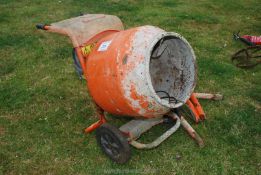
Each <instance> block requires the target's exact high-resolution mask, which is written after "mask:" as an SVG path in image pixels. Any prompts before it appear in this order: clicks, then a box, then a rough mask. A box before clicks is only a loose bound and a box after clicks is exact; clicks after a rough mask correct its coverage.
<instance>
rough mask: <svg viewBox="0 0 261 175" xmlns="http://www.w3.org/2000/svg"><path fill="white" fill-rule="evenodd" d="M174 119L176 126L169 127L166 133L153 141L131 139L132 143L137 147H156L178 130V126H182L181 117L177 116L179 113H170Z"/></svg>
mask: <svg viewBox="0 0 261 175" xmlns="http://www.w3.org/2000/svg"><path fill="white" fill-rule="evenodd" d="M170 116H171V117H172V118H173V119H174V120H176V123H175V125H174V126H172V127H171V128H170V129H168V130H167V131H166V132H165V133H163V134H162V135H161V136H160V137H158V138H157V139H155V140H154V141H153V142H151V143H147V144H144V143H140V142H138V141H136V140H131V141H130V144H131V145H132V146H134V147H135V148H137V149H151V148H155V147H157V146H159V145H160V144H161V143H162V142H163V141H164V140H166V139H167V138H169V137H170V136H171V135H172V134H173V133H174V132H176V131H177V130H178V128H179V127H180V119H179V117H178V116H177V114H175V113H172V114H171V115H170Z"/></svg>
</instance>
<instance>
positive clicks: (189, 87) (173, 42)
mask: <svg viewBox="0 0 261 175" xmlns="http://www.w3.org/2000/svg"><path fill="white" fill-rule="evenodd" d="M149 73H150V78H151V82H152V86H153V88H154V91H155V93H156V94H157V97H159V99H160V103H161V104H162V105H164V106H167V107H170V108H176V107H179V106H181V105H182V104H184V103H185V102H186V101H187V100H188V98H189V97H190V95H191V93H192V91H193V89H194V87H195V82H196V65H195V55H194V52H193V50H192V48H191V46H190V45H189V43H188V42H187V41H186V40H185V39H184V38H182V37H180V36H179V35H178V34H175V33H173V34H171V35H167V36H163V37H162V38H160V39H159V41H158V42H157V43H156V44H155V46H154V47H153V50H152V52H151V57H150V64H149Z"/></svg>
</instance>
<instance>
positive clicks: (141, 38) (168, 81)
mask: <svg viewBox="0 0 261 175" xmlns="http://www.w3.org/2000/svg"><path fill="white" fill-rule="evenodd" d="M36 27H37V28H38V29H42V30H46V31H49V32H56V33H60V34H63V35H67V36H69V37H70V39H71V41H72V43H73V46H74V49H73V55H74V62H75V66H76V70H77V72H78V74H79V75H80V76H82V77H84V78H85V79H86V82H87V88H88V91H89V94H90V96H91V97H92V99H93V102H94V103H95V106H96V109H97V115H98V117H99V120H98V121H97V122H96V123H94V124H92V125H91V126H89V127H88V128H86V129H85V133H90V132H91V131H93V130H95V129H97V130H96V139H97V142H98V144H99V145H100V147H101V149H102V150H103V152H104V153H105V154H106V155H107V156H108V157H110V158H111V159H112V160H113V161H115V162H117V163H125V162H127V161H128V160H129V159H130V145H132V146H134V147H136V148H139V149H150V148H155V147H157V146H158V145H159V144H160V143H162V142H163V141H164V140H166V139H167V138H168V137H169V136H170V135H172V134H173V133H174V132H175V131H176V130H177V129H178V128H179V126H180V125H182V126H184V128H185V129H186V130H187V131H188V133H189V134H190V135H191V136H192V137H193V138H194V139H195V140H196V141H197V142H198V143H199V145H200V146H202V145H203V141H202V139H201V138H200V137H199V135H198V134H197V133H196V132H195V131H194V130H193V128H192V127H191V126H190V125H189V124H188V122H187V121H186V120H185V119H184V117H182V116H181V114H180V112H179V110H178V108H179V107H181V106H182V105H184V104H186V105H187V106H188V107H189V109H190V110H191V112H192V113H193V116H194V119H196V120H195V121H196V122H197V121H199V120H200V119H202V120H203V119H204V117H205V114H204V112H203V110H202V108H201V106H200V104H199V103H198V101H197V98H196V95H195V94H193V90H194V88H195V85H196V73H197V67H196V57H195V54H194V51H193V49H192V47H191V46H190V44H189V43H188V41H187V40H186V39H185V38H184V37H183V36H181V35H179V34H177V33H174V32H166V31H164V30H163V29H160V28H158V27H154V26H149V25H148V26H141V27H135V28H131V29H127V30H124V27H123V24H122V22H121V20H120V19H119V18H118V17H116V16H112V15H103V14H86V15H81V16H78V17H75V18H71V19H67V20H63V21H60V22H56V23H52V24H49V25H47V24H37V25H36ZM198 95H199V96H200V94H198ZM201 95H202V94H201ZM105 112H107V113H110V114H112V115H117V116H121V117H132V118H133V119H132V120H130V121H129V122H128V123H126V124H124V125H123V126H121V127H120V128H117V127H115V126H113V125H111V124H109V123H108V122H106V118H105ZM166 122H170V123H172V124H173V126H172V127H171V128H170V129H168V130H167V131H166V132H165V133H163V134H162V135H161V136H160V137H158V138H157V139H156V140H154V141H153V142H151V143H147V144H145V143H140V142H139V141H138V139H139V138H140V136H141V135H142V133H144V132H146V131H148V130H149V129H150V128H151V127H153V126H155V125H157V124H160V123H166Z"/></svg>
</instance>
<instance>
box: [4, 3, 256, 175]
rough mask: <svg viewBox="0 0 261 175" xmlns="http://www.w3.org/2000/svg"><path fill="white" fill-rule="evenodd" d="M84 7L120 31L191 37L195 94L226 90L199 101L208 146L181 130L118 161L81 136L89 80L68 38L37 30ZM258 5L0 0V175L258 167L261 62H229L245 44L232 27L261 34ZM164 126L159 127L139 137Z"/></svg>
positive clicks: (90, 116)
mask: <svg viewBox="0 0 261 175" xmlns="http://www.w3.org/2000/svg"><path fill="white" fill-rule="evenodd" d="M80 12H84V13H104V14H113V15H117V16H119V17H120V18H121V20H122V21H123V23H124V25H125V27H126V28H130V27H135V26H141V25H147V24H150V25H155V26H159V27H161V28H163V29H165V30H167V31H175V32H178V33H180V34H182V35H183V36H184V37H185V38H186V39H187V40H188V41H189V42H190V43H191V45H192V47H193V48H194V50H195V53H196V55H197V64H198V84H197V88H196V91H200V92H220V93H222V94H224V96H225V99H224V100H223V101H219V102H208V101H201V102H202V105H203V107H204V110H205V111H206V113H207V117H208V118H207V120H206V121H205V122H204V123H200V124H198V125H196V124H193V127H194V128H195V129H196V130H197V131H198V132H199V134H200V135H201V136H202V138H203V139H204V141H205V143H206V147H205V148H203V149H200V148H199V147H198V146H197V145H196V144H195V143H194V142H193V141H192V140H191V139H190V138H189V137H188V136H187V134H186V132H185V131H184V130H182V129H180V130H179V131H178V132H177V133H175V134H174V135H173V136H171V137H170V138H169V139H168V140H167V141H165V142H164V143H163V144H161V145H160V146H159V147H158V148H156V149H153V150H147V151H144V150H137V149H134V148H132V158H131V160H130V161H129V162H128V163H127V164H125V165H117V164H115V163H113V162H111V161H110V160H109V159H108V158H106V157H105V156H104V155H103V153H102V152H101V150H100V148H99V147H98V146H97V144H96V140H95V134H94V133H91V134H90V135H84V134H83V129H84V128H85V127H87V126H88V125H90V124H91V123H93V122H94V121H96V120H97V119H96V117H95V111H94V107H93V105H92V103H91V101H90V98H89V96H88V94H87V91H86V86H85V82H84V81H82V82H81V81H79V80H78V78H77V75H76V73H75V72H74V68H73V66H72V64H73V62H72V59H71V50H72V45H71V43H70V41H69V39H68V38H66V37H64V36H60V35H56V34H51V33H47V32H43V31H37V30H36V29H35V24H36V23H51V22H55V21H59V20H62V19H67V18H70V17H74V16H77V15H78V14H79V13H80ZM260 12H261V3H260V1H258V0H248V1H246V0H230V1H227V0H218V1H215V0H212V1H207V0H202V1H196V0H179V1H174V0H158V1H156V0H155V1H150V0H146V1H138V0H128V1H127V0H126V1H124V0H122V1H119V0H111V1H109V0H108V1H102V0H78V1H73V0H67V1H66V0H60V1H58V0H55V1H53V0H34V1H29V0H23V1H22V0H20V1H14V0H0V174H1V173H2V174H103V173H107V174H110V173H111V174H124V173H125V174H142V173H143V174H236V175H238V174H260V173H261V78H260V77H261V71H260V68H261V67H260V66H257V67H255V68H254V69H251V70H242V69H238V68H236V67H234V66H233V65H232V64H231V62H230V56H231V55H232V54H233V53H234V52H235V51H237V50H239V49H240V48H243V47H244V46H243V44H241V43H239V42H235V41H233V40H232V33H233V32H234V31H238V30H240V31H241V33H242V34H252V35H260V34H261V14H260ZM109 121H113V123H114V124H115V125H118V126H119V125H120V124H122V123H124V122H126V121H125V120H124V119H120V118H112V117H109ZM163 131H164V126H159V127H156V128H154V129H152V130H151V131H150V132H148V133H146V135H145V137H143V138H142V140H143V141H149V140H152V139H153V138H155V137H157V136H158V135H160V134H161V133H162V132H163ZM177 156H181V158H180V159H176V157H177Z"/></svg>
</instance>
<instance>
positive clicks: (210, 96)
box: [194, 93, 223, 100]
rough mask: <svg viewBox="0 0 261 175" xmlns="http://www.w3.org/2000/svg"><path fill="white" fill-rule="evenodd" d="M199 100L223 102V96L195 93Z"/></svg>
mask: <svg viewBox="0 0 261 175" xmlns="http://www.w3.org/2000/svg"><path fill="white" fill-rule="evenodd" d="M194 94H195V96H196V97H197V98H200V99H207V100H223V95H222V94H209V93H194Z"/></svg>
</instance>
